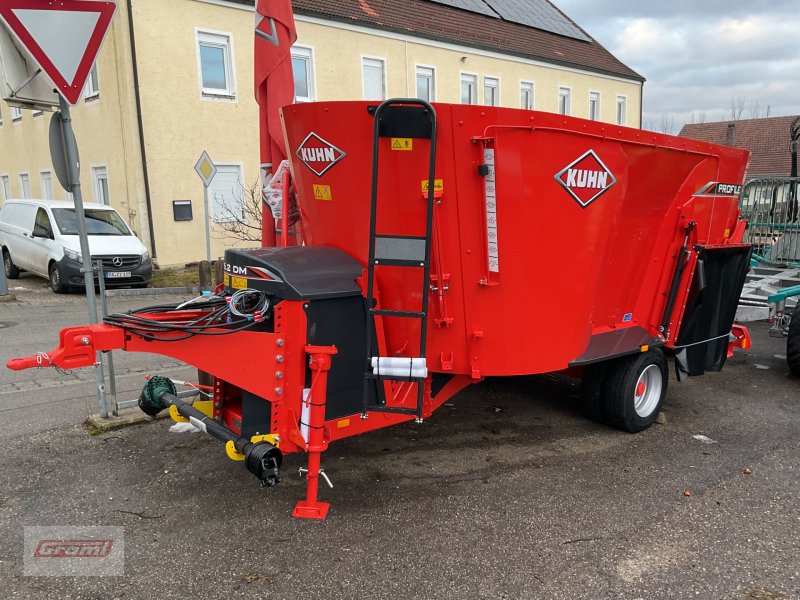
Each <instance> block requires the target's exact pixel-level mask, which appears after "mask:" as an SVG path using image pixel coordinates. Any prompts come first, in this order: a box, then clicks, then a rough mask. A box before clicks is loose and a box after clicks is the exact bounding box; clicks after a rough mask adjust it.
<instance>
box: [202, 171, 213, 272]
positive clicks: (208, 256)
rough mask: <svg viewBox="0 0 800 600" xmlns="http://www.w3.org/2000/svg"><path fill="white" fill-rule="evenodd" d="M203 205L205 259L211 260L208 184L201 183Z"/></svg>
mask: <svg viewBox="0 0 800 600" xmlns="http://www.w3.org/2000/svg"><path fill="white" fill-rule="evenodd" d="M203 206H204V207H205V211H206V260H207V261H208V262H211V225H210V223H209V221H210V219H211V215H210V214H209V213H208V186H207V185H206V184H205V183H204V184H203Z"/></svg>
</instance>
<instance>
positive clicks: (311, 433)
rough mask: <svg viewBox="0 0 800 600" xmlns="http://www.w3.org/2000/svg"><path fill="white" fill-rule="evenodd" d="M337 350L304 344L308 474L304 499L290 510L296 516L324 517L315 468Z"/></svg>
mask: <svg viewBox="0 0 800 600" xmlns="http://www.w3.org/2000/svg"><path fill="white" fill-rule="evenodd" d="M336 353H337V350H336V346H306V354H308V356H309V367H310V368H311V371H312V375H311V391H310V393H309V395H308V402H309V403H310V404H311V409H310V411H309V417H308V444H307V446H306V450H307V451H308V473H306V499H305V500H300V501H299V502H298V503H297V505H296V506H295V507H294V511H292V516H293V517H298V518H299V519H320V520H321V519H324V518H325V516H326V515H327V514H328V508H329V507H330V504H329V503H327V502H320V501H319V500H317V492H318V490H319V471H320V468H319V467H320V461H321V459H322V453H323V452H324V451H325V450H327V449H328V440H327V439H325V402H326V398H327V393H328V371H329V370H330V368H331V357H332V356H333V355H334V354H336Z"/></svg>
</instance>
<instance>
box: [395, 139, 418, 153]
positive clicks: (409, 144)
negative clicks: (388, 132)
mask: <svg viewBox="0 0 800 600" xmlns="http://www.w3.org/2000/svg"><path fill="white" fill-rule="evenodd" d="M413 148H414V142H413V140H412V139H411V138H392V150H406V151H410V150H413Z"/></svg>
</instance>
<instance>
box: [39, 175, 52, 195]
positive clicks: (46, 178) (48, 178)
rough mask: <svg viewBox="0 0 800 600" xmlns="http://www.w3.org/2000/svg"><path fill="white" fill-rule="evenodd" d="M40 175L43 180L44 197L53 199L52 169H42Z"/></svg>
mask: <svg viewBox="0 0 800 600" xmlns="http://www.w3.org/2000/svg"><path fill="white" fill-rule="evenodd" d="M39 176H40V177H41V182H42V198H44V199H46V200H52V199H53V174H52V173H50V171H42V172H41V173H40V174H39Z"/></svg>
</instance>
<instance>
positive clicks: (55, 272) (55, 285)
mask: <svg viewBox="0 0 800 600" xmlns="http://www.w3.org/2000/svg"><path fill="white" fill-rule="evenodd" d="M49 272H50V289H51V290H53V291H54V292H55V293H56V294H63V293H65V292H66V291H67V286H65V285H64V282H63V281H62V280H61V269H60V268H59V266H58V263H50V271H49Z"/></svg>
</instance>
